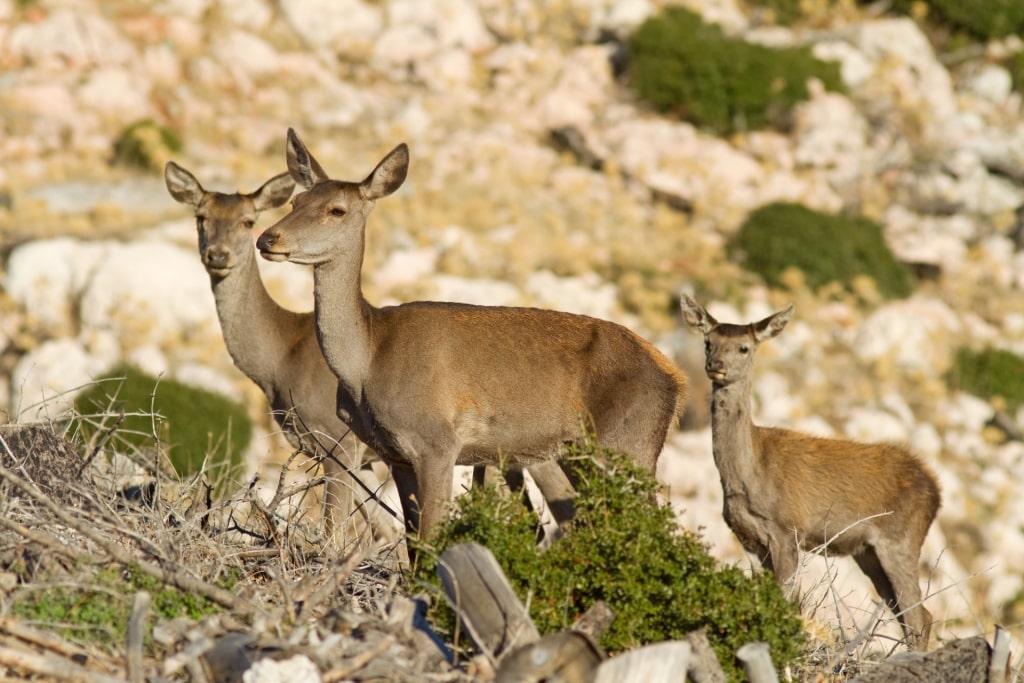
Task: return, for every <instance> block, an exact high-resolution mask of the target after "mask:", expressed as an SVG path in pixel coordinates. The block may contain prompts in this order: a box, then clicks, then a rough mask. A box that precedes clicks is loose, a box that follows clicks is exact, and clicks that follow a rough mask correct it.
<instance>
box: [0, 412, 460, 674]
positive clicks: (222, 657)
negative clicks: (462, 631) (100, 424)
mask: <svg viewBox="0 0 1024 683" xmlns="http://www.w3.org/2000/svg"><path fill="white" fill-rule="evenodd" d="M90 449H91V450H90ZM82 450H87V451H89V452H86V453H83V452H80V450H79V449H78V448H77V447H76V446H75V445H74V444H72V443H70V442H68V441H66V440H65V439H63V438H62V437H61V436H59V435H58V434H57V433H55V431H54V428H53V427H51V426H48V425H7V426H4V427H0V464H2V467H0V506H2V509H0V676H2V677H3V679H4V680H15V679H19V680H47V681H71V680H74V681H85V682H86V683H91V682H101V681H115V680H116V681H125V680H128V681H144V680H149V681H160V680H166V681H179V680H189V681H234V680H238V681H240V680H242V672H243V671H245V670H246V669H249V667H250V666H251V665H252V663H253V662H254V661H257V660H259V661H258V663H257V664H256V665H255V667H256V668H254V669H250V673H249V674H248V675H247V680H271V679H270V678H269V676H271V675H276V676H280V677H281V678H280V679H281V680H294V681H298V680H302V679H303V677H304V676H314V677H315V676H316V674H319V676H320V680H323V681H340V680H352V681H368V680H388V681H414V680H415V681H431V680H437V681H462V680H467V681H468V680H471V678H470V677H469V676H468V675H467V674H464V673H462V672H460V671H458V670H456V669H454V668H453V667H452V666H451V665H450V664H449V663H448V662H447V660H446V659H445V654H444V653H443V652H442V650H441V649H440V648H439V647H438V646H437V645H436V644H435V643H434V642H432V641H431V640H430V636H429V635H428V634H427V633H426V632H424V631H422V630H419V629H417V628H416V627H415V623H417V622H419V621H420V620H421V618H422V617H421V610H420V608H419V603H417V602H416V601H413V600H412V599H410V598H408V597H406V596H404V595H402V594H400V593H399V592H398V591H397V590H396V586H397V584H398V575H397V572H396V571H395V566H396V562H395V561H394V558H393V556H392V554H391V553H392V552H393V549H392V550H391V551H389V550H388V549H384V550H373V551H361V552H357V553H352V554H348V555H346V556H343V557H339V556H336V555H333V554H332V553H331V551H329V550H328V549H327V548H328V546H326V545H325V543H324V542H323V539H322V538H320V537H319V534H318V532H317V530H316V529H315V527H314V525H312V524H310V523H309V522H308V521H307V520H304V519H302V514H303V513H302V512H301V510H302V509H303V506H301V505H297V504H295V499H296V498H298V497H301V496H303V495H307V494H308V491H309V488H310V486H311V485H315V484H316V482H315V481H314V482H308V483H307V482H303V483H302V484H299V485H286V483H285V477H284V476H282V478H281V481H280V482H279V485H278V488H277V491H276V492H275V495H274V496H273V498H272V500H270V501H269V502H265V501H261V500H260V499H259V498H258V497H257V496H256V495H255V493H254V490H253V487H252V486H248V487H247V488H244V489H243V490H241V491H239V492H237V493H234V494H231V493H230V492H228V493H226V494H223V495H221V494H218V495H217V496H212V495H211V488H210V486H209V485H208V484H207V483H206V481H205V480H204V479H203V478H202V477H197V478H195V479H193V480H192V481H187V482H182V481H180V480H179V479H178V478H177V477H174V476H171V475H167V474H166V473H161V472H160V471H159V468H151V469H150V471H149V475H150V476H149V477H148V478H147V481H146V483H145V484H144V485H142V486H139V485H135V486H130V487H125V486H124V485H123V479H120V478H119V477H118V476H117V475H116V474H115V472H114V470H115V469H116V468H112V467H111V465H110V459H109V458H108V457H107V456H106V455H102V454H101V455H97V451H98V449H95V448H92V447H91V446H89V445H87V446H86V447H84V448H83V449H82ZM215 499H216V500H217V501H218V502H214V500H215ZM220 501H223V502H220ZM259 668H263V669H264V670H265V671H267V676H268V677H267V678H262V679H261V678H260V677H259V676H258V675H257V674H258V669H259ZM275 669H276V671H274V670H275ZM273 680H278V679H277V678H274V679H273Z"/></svg>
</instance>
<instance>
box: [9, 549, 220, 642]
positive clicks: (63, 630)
mask: <svg viewBox="0 0 1024 683" xmlns="http://www.w3.org/2000/svg"><path fill="white" fill-rule="evenodd" d="M236 578H237V577H236V576H234V575H225V576H224V577H222V579H221V581H220V582H219V585H221V587H223V588H225V589H230V588H231V586H232V584H233V583H234V582H235V581H236ZM138 591H147V592H149V594H150V598H151V602H150V609H151V610H152V612H153V614H154V616H156V617H157V618H158V619H166V620H169V619H174V618H175V617H188V618H189V619H192V620H193V621H199V620H200V619H202V618H203V617H205V616H208V615H210V614H214V613H216V612H219V611H221V607H220V606H219V605H217V604H215V603H213V602H211V601H210V600H208V599H206V598H204V597H202V596H200V595H197V594H194V593H189V592H185V591H181V590H178V589H177V588H174V587H172V586H168V585H166V584H164V583H163V582H161V581H159V580H157V579H155V578H153V577H152V576H149V575H148V574H145V573H143V572H142V571H141V570H140V569H139V568H138V567H137V566H129V567H127V568H121V567H109V568H106V569H101V570H99V571H96V572H92V571H90V573H89V576H88V578H87V579H86V580H85V582H84V585H83V584H80V583H74V584H72V583H66V584H65V583H55V584H50V585H46V584H36V585H31V586H26V587H23V588H19V589H18V590H16V591H15V592H14V593H12V595H11V596H10V612H11V614H12V615H13V616H15V617H17V618H18V619H21V620H24V621H26V622H28V623H30V624H33V625H38V626H40V627H43V628H48V629H51V630H53V631H54V632H56V633H58V634H60V635H61V636H63V637H66V638H71V639H74V640H76V641H88V642H94V643H103V644H114V643H121V642H122V641H123V640H124V637H125V624H126V623H127V622H128V615H129V614H130V613H131V607H132V604H131V603H132V599H133V596H134V595H135V593H136V592H138Z"/></svg>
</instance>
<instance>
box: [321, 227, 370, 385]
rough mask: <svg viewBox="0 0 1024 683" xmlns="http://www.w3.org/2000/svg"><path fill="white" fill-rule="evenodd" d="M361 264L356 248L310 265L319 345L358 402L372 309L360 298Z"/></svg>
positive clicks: (367, 361)
mask: <svg viewBox="0 0 1024 683" xmlns="http://www.w3.org/2000/svg"><path fill="white" fill-rule="evenodd" d="M360 247H361V245H360ZM362 265H363V251H362V248H359V249H357V250H354V251H353V252H352V253H351V254H345V255H343V256H341V257H339V258H336V259H334V260H331V261H328V262H326V263H322V264H319V265H317V266H314V268H313V299H314V302H315V306H314V308H315V310H316V333H317V337H318V338H319V340H320V348H321V350H322V351H323V354H324V358H326V359H327V365H329V366H330V368H331V370H333V371H334V374H335V375H337V377H338V380H339V381H340V382H341V384H342V386H344V388H346V389H347V390H348V391H349V392H350V394H351V395H352V397H353V398H354V399H355V400H356V401H357V402H358V401H359V399H360V397H361V395H362V389H363V385H364V383H365V381H366V377H367V375H368V373H369V368H370V361H371V356H372V352H371V349H372V343H371V339H370V331H371V317H372V314H373V311H374V309H373V307H372V306H370V304H369V303H367V301H366V299H364V298H363V290H362V285H361V277H362Z"/></svg>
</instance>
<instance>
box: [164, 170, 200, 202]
mask: <svg viewBox="0 0 1024 683" xmlns="http://www.w3.org/2000/svg"><path fill="white" fill-rule="evenodd" d="M164 182H166V183H167V191H168V192H170V193H171V196H172V197H174V199H175V200H177V201H179V202H181V203H182V204H188V205H189V206H191V207H192V208H193V209H194V208H196V207H198V206H199V202H200V201H202V199H203V195H204V194H205V191H204V190H203V186H202V185H200V184H199V181H198V180H196V177H195V176H194V175H192V174H191V173H189V172H188V171H186V170H185V169H183V168H182V167H181V166H178V165H177V164H176V163H174V162H173V161H168V162H167V165H166V166H164Z"/></svg>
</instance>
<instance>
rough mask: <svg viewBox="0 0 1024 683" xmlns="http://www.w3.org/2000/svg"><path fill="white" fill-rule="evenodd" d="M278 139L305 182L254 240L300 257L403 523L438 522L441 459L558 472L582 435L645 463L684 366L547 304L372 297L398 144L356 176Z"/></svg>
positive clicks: (269, 253) (403, 153) (349, 403)
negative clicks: (381, 208) (309, 269)
mask: <svg viewBox="0 0 1024 683" xmlns="http://www.w3.org/2000/svg"><path fill="white" fill-rule="evenodd" d="M286 149H287V154H286V156H287V164H288V171H289V172H290V173H291V176H292V178H293V179H294V180H295V181H296V183H297V184H298V185H299V186H301V187H302V188H303V189H304V191H303V192H300V193H298V194H297V195H296V196H295V197H294V199H293V200H292V203H291V206H292V208H291V211H290V212H289V213H288V214H286V215H285V216H284V217H282V218H281V219H280V220H279V221H278V222H277V223H276V224H274V225H273V226H271V227H270V228H267V229H266V230H265V231H264V232H263V234H262V235H261V236H260V237H259V239H258V240H257V241H256V245H257V248H258V249H259V251H260V254H261V255H262V256H263V258H266V259H269V260H271V261H290V262H292V263H300V264H307V265H311V266H313V282H314V286H313V291H314V295H313V296H314V307H313V309H314V314H315V316H316V328H317V336H318V338H319V340H320V346H321V348H322V350H323V353H324V357H325V358H326V359H327V363H328V365H329V366H330V367H331V370H332V371H333V372H334V374H335V375H336V376H337V379H338V392H337V410H338V415H339V417H341V419H342V420H344V421H345V423H346V424H348V425H349V426H350V427H351V428H352V431H354V432H355V433H356V435H357V436H358V437H359V438H360V439H361V440H363V441H364V442H365V443H367V444H368V445H369V446H370V447H371V448H373V449H374V451H376V452H377V453H378V454H379V455H380V457H381V458H382V459H383V460H384V461H385V462H386V463H387V464H388V466H389V467H390V468H391V470H392V475H393V477H394V479H395V482H396V484H397V485H398V490H399V494H400V498H401V502H402V509H403V513H404V516H405V522H406V529H407V531H408V532H409V534H418V535H419V536H420V537H421V538H428V537H429V535H430V533H431V532H432V531H433V530H434V529H435V528H436V526H437V524H438V523H439V522H440V521H441V520H442V519H443V516H444V513H445V510H444V506H445V501H447V500H449V499H450V497H451V493H452V492H451V489H452V471H453V468H454V467H455V466H456V465H480V464H485V465H486V464H504V465H512V466H520V467H522V466H525V467H527V468H528V469H530V468H531V467H535V466H540V467H544V468H546V469H548V470H552V469H555V470H557V469H558V462H559V460H560V458H562V457H563V456H564V454H565V452H566V448H567V446H568V445H570V444H574V443H575V444H579V443H582V442H584V441H587V440H590V439H594V440H596V442H597V443H598V444H599V445H601V446H604V447H607V448H612V449H615V450H619V451H622V452H624V453H626V454H628V455H629V456H630V457H631V458H633V460H634V461H635V462H636V463H637V464H638V465H639V466H640V467H643V468H645V469H647V470H648V471H650V472H652V473H653V472H654V471H655V468H656V465H657V460H658V456H659V454H660V453H661V449H662V447H663V445H664V442H665V439H666V438H667V435H668V431H669V428H670V426H671V425H672V423H673V422H675V421H677V420H678V417H679V414H680V412H681V409H682V405H683V400H684V398H685V391H686V377H685V376H684V375H683V374H682V373H681V372H680V371H679V370H678V369H677V368H676V367H675V366H674V365H673V364H672V363H671V362H670V361H669V360H668V359H667V358H666V357H665V356H664V355H663V354H662V353H661V352H660V351H658V350H657V349H656V348H655V347H654V346H653V345H652V344H650V343H649V342H647V341H646V340H644V339H643V338H642V337H640V336H639V335H638V334H636V333H634V332H632V331H631V330H629V329H627V328H626V327H624V326H621V325H618V324H616V323H612V322H609V321H605V320H600V319H597V318H592V317H588V316H583V315H578V314H571V313H566V312H561V311H554V310H548V309H539V308H525V307H504V306H479V305H471V304H465V303H456V302H444V301H412V302H406V303H401V304H397V305H393V306H385V307H381V308H378V307H376V306H374V305H372V304H371V303H370V302H368V301H367V300H366V298H365V297H364V296H363V291H362V283H361V278H362V266H363V256H364V249H365V240H366V222H367V218H368V217H369V215H370V213H371V212H372V210H373V208H374V206H375V205H376V202H377V200H379V199H382V198H384V197H387V196H388V195H391V194H392V193H394V192H395V191H396V190H398V189H399V187H400V186H401V185H402V183H403V182H404V181H405V179H406V175H407V172H408V168H409V148H408V145H406V144H405V143H401V144H399V145H397V146H396V147H395V148H394V149H392V150H391V151H390V152H388V153H387V154H386V155H385V156H384V157H383V158H382V159H381V160H380V161H379V162H378V163H377V165H376V166H375V167H374V168H373V170H372V171H371V172H370V174H369V175H368V176H366V177H365V178H364V179H363V180H361V181H344V180H334V179H331V178H330V177H328V175H327V173H326V172H325V171H324V169H323V167H322V166H321V165H320V163H319V162H318V161H317V160H316V159H315V158H314V157H313V155H312V154H311V153H310V151H309V149H308V148H307V147H306V145H305V144H304V143H303V142H302V140H301V139H300V138H299V136H298V134H297V133H296V132H295V130H294V129H292V128H289V129H288V135H287V148H286ZM531 473H532V470H531ZM562 482H563V483H564V484H565V485H566V486H568V487H569V489H570V490H572V485H571V481H566V480H564V479H563V480H562ZM545 498H547V494H546V493H545Z"/></svg>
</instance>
